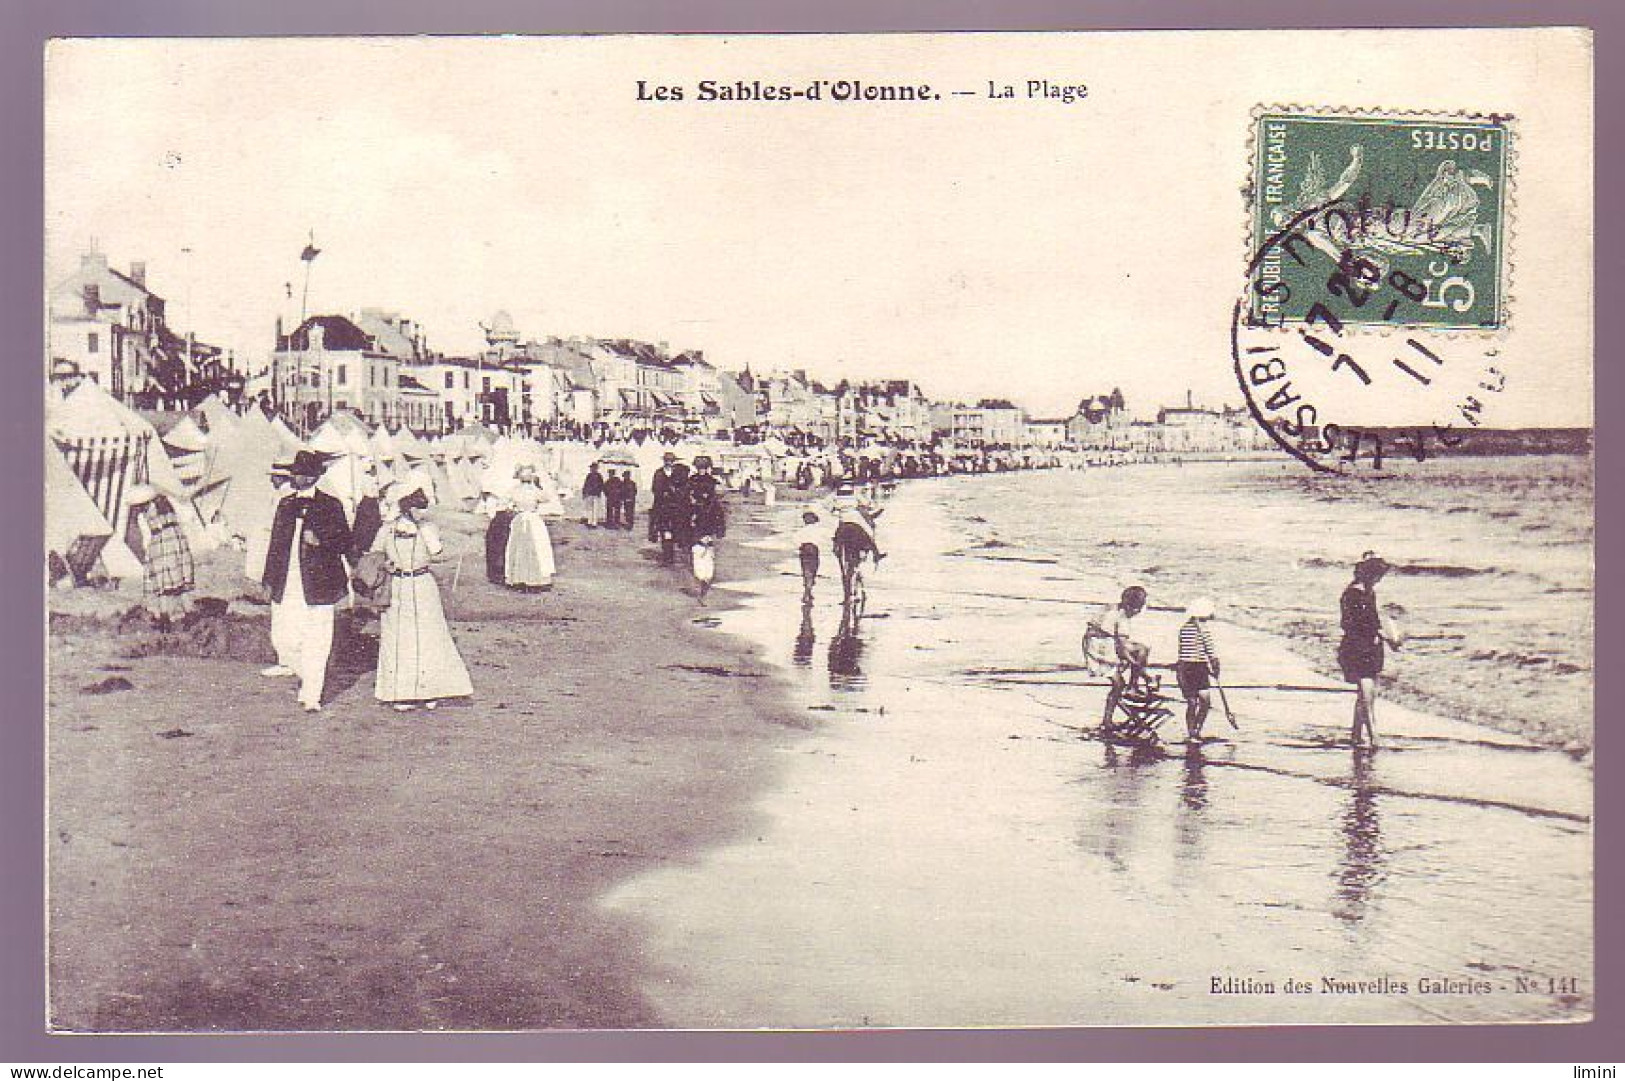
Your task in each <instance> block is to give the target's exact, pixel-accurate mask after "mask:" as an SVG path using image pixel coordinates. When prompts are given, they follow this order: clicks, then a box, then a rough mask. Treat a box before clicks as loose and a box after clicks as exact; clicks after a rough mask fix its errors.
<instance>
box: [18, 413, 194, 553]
mask: <svg viewBox="0 0 1625 1081" xmlns="http://www.w3.org/2000/svg"><path fill="white" fill-rule="evenodd" d="M45 426H46V431H47V433H48V434H49V435H50V437H51V439H52V440H53V441H55V443H56V445H57V447H58V448H60V449H61V452H62V455H63V458H64V459H65V460H66V462H67V464H68V467H69V469H70V470H72V472H73V474H74V476H76V477H78V478H79V483H80V484H81V485H83V486H84V490H85V492H86V494H87V495H89V496H90V499H91V501H92V502H93V503H94V504H95V505H96V507H97V509H98V510H100V511H101V513H102V517H104V518H105V519H106V520H107V521H108V523H109V524H110V525H111V526H112V527H113V533H114V535H115V536H118V537H122V536H123V535H124V530H125V525H126V523H127V522H128V519H129V510H130V507H129V501H128V495H129V491H130V489H131V488H133V487H134V486H135V485H137V484H148V485H151V486H152V487H153V488H155V489H157V490H158V491H159V492H162V493H163V494H164V495H167V496H169V498H170V500H171V502H172V503H174V505H175V513H176V516H177V517H178V518H179V519H180V523H181V528H182V530H184V531H185V533H186V539H187V543H189V544H190V545H191V546H192V549H193V550H194V551H207V550H209V549H210V548H212V547H214V546H215V541H214V538H213V537H211V536H210V535H209V533H208V531H207V530H206V529H205V528H204V525H203V519H202V518H201V517H200V516H199V515H198V512H197V508H196V507H195V506H193V504H192V500H191V495H190V492H189V490H188V487H187V485H186V483H185V482H184V481H183V480H182V479H181V477H180V475H179V474H178V473H177V472H176V470H175V466H174V464H173V463H172V462H171V461H170V460H169V452H168V451H167V450H166V449H165V447H164V444H163V441H162V440H160V439H159V438H158V432H157V431H156V430H155V429H154V428H153V426H152V425H151V424H148V423H147V422H146V420H144V419H143V418H142V417H141V416H140V415H138V414H137V413H135V412H134V411H133V410H131V409H128V408H126V407H125V406H124V405H122V404H121V403H119V402H118V401H117V400H116V399H114V398H113V396H112V395H111V394H108V393H107V391H105V390H103V389H102V388H101V387H100V386H99V385H97V384H96V383H93V382H89V381H87V382H84V383H80V384H79V385H78V386H77V387H75V388H74V389H73V391H72V392H70V393H69V394H68V396H67V397H66V398H63V399H61V400H60V401H58V402H53V403H51V404H50V406H49V408H48V410H47V414H46V418H45Z"/></svg>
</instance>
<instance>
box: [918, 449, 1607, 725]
mask: <svg viewBox="0 0 1625 1081" xmlns="http://www.w3.org/2000/svg"><path fill="white" fill-rule="evenodd" d="M940 498H941V499H942V500H943V502H944V505H945V506H946V507H947V508H948V509H949V511H950V513H951V514H952V515H953V516H954V517H956V518H957V519H958V520H959V521H960V522H962V523H963V524H964V528H965V532H966V536H967V543H968V546H969V548H970V549H971V550H973V551H977V550H979V551H981V552H982V553H983V554H988V555H997V554H1004V555H1007V556H1010V557H1012V558H1013V559H1014V558H1023V559H1029V560H1041V561H1047V560H1053V561H1054V562H1053V564H1048V565H1051V566H1053V567H1054V568H1055V569H1056V572H1057V574H1056V577H1062V576H1064V575H1066V574H1067V573H1069V572H1070V573H1080V572H1081V573H1087V574H1089V575H1090V576H1091V577H1094V578H1101V579H1109V580H1110V581H1111V582H1113V583H1114V584H1119V583H1120V584H1121V585H1123V586H1127V585H1130V584H1141V585H1144V586H1145V587H1146V588H1147V589H1148V591H1149V593H1150V603H1151V604H1152V605H1161V606H1170V607H1179V606H1182V605H1184V604H1185V603H1187V602H1189V601H1190V600H1191V599H1193V598H1194V597H1196V596H1198V595H1206V596H1207V597H1209V598H1211V599H1213V600H1214V601H1216V602H1217V605H1218V609H1219V619H1220V621H1221V623H1222V622H1226V621H1228V622H1234V623H1238V624H1241V625H1243V626H1247V627H1251V628H1254V629H1257V630H1261V631H1264V632H1267V633H1268V634H1270V635H1273V636H1276V637H1277V638H1279V639H1280V640H1281V641H1282V642H1284V643H1286V644H1287V645H1288V647H1289V648H1290V649H1291V650H1292V651H1293V652H1295V653H1297V654H1298V655H1300V656H1301V657H1303V658H1304V659H1305V660H1307V661H1308V662H1310V664H1311V665H1313V666H1314V667H1315V668H1316V669H1317V670H1319V671H1321V672H1323V673H1324V674H1326V675H1330V676H1334V677H1335V676H1336V675H1337V671H1336V660H1335V658H1336V646H1337V640H1338V637H1339V634H1340V629H1339V623H1338V597H1339V594H1340V593H1341V591H1342V589H1343V588H1344V586H1346V585H1347V584H1348V582H1349V581H1350V572H1351V568H1352V567H1353V564H1354V563H1355V562H1356V561H1357V560H1358V559H1359V558H1360V557H1361V556H1362V555H1363V554H1364V553H1365V552H1367V551H1375V552H1377V553H1378V554H1379V555H1381V556H1382V557H1383V558H1384V559H1386V560H1388V562H1389V563H1391V564H1393V566H1394V569H1393V570H1392V571H1391V572H1390V574H1389V575H1388V577H1387V578H1386V579H1385V580H1384V581H1383V582H1382V583H1381V585H1380V586H1379V587H1378V597H1379V599H1380V601H1381V603H1382V604H1383V605H1384V606H1394V607H1396V608H1397V609H1399V610H1400V611H1401V613H1402V614H1400V616H1399V624H1400V626H1401V627H1402V628H1403V629H1404V631H1405V632H1406V633H1407V634H1408V636H1409V640H1408V641H1407V643H1406V645H1405V646H1404V648H1403V649H1402V650H1401V651H1400V652H1399V653H1397V654H1392V655H1390V657H1389V663H1388V666H1387V674H1386V675H1387V678H1386V679H1385V681H1384V682H1385V688H1386V691H1387V693H1390V694H1392V695H1394V696H1396V697H1397V698H1399V699H1401V700H1405V701H1409V702H1412V703H1415V704H1417V705H1419V706H1422V707H1425V708H1427V709H1430V710H1432V711H1434V712H1439V713H1443V714H1445V715H1447V716H1452V717H1461V718H1466V719H1471V720H1476V721H1479V722H1481V723H1484V724H1486V725H1490V726H1493V727H1495V728H1498V729H1501V730H1503V731H1511V732H1518V733H1521V734H1524V735H1527V736H1530V737H1532V738H1536V739H1540V740H1542V741H1545V742H1554V743H1560V744H1567V745H1571V746H1576V747H1578V746H1581V745H1583V746H1587V747H1589V745H1590V742H1591V736H1592V724H1591V721H1592V716H1591V711H1592V706H1591V685H1592V605H1593V567H1594V564H1593V554H1592V553H1593V549H1592V544H1593V512H1592V474H1591V462H1590V459H1589V458H1578V457H1558V456H1547V457H1524V458H1484V459H1471V458H1468V459H1461V458H1458V459H1439V460H1434V461H1429V462H1426V463H1403V464H1400V465H1398V466H1396V468H1394V469H1392V470H1390V471H1388V472H1387V473H1385V474H1384V475H1381V476H1361V477H1343V476H1325V475H1321V474H1316V473H1312V472H1310V471H1309V470H1307V469H1304V468H1302V467H1300V466H1298V465H1297V464H1296V463H1209V464H1187V465H1183V466H1175V465H1157V466H1129V467H1122V468H1115V469H1096V470H1089V471H1082V472H1042V473H1016V474H1004V475H998V476H993V477H985V478H970V479H969V481H968V482H967V483H962V484H958V485H955V486H953V487H951V488H945V489H944V491H943V492H942V494H941V497H940ZM1044 565H1046V564H1045V563H1042V562H1041V563H1037V564H1029V566H1044ZM1052 589H1053V593H1054V595H1055V596H1058V597H1065V596H1070V595H1071V594H1069V593H1068V592H1067V586H1066V584H1065V583H1064V582H1056V583H1054V584H1053V586H1052ZM1108 592H1110V591H1108ZM1099 599H1100V600H1103V601H1104V600H1110V599H1114V598H1111V597H1103V598H1099ZM1154 644H1157V643H1154ZM1164 646H1165V648H1164V649H1162V650H1161V651H1160V652H1161V656H1160V657H1159V658H1157V659H1161V660H1170V659H1172V658H1171V656H1170V654H1169V650H1170V649H1171V648H1172V643H1166V644H1164Z"/></svg>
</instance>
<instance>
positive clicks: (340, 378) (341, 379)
mask: <svg viewBox="0 0 1625 1081" xmlns="http://www.w3.org/2000/svg"><path fill="white" fill-rule="evenodd" d="M334 382H336V383H337V384H338V385H339V386H341V387H342V386H343V385H344V365H342V364H340V365H339V366H338V377H337V378H336V379H335V380H334Z"/></svg>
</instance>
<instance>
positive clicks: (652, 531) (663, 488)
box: [649, 450, 677, 541]
mask: <svg viewBox="0 0 1625 1081" xmlns="http://www.w3.org/2000/svg"><path fill="white" fill-rule="evenodd" d="M676 471H677V455H675V454H673V453H672V452H671V451H669V450H668V451H667V452H666V453H665V456H664V458H663V460H662V462H661V465H660V468H659V469H657V470H655V475H654V479H653V480H651V481H650V482H649V495H650V497H651V498H652V499H653V502H652V503H651V504H650V506H649V539H650V540H651V541H656V540H659V539H660V521H661V512H662V511H664V510H665V509H666V504H667V503H669V502H670V501H671V490H672V486H673V484H674V478H675V477H676V475H677V473H676Z"/></svg>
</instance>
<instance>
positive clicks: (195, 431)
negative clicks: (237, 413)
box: [163, 414, 214, 496]
mask: <svg viewBox="0 0 1625 1081" xmlns="http://www.w3.org/2000/svg"><path fill="white" fill-rule="evenodd" d="M163 441H164V449H165V450H166V451H168V452H169V461H170V464H171V465H173V466H174V467H175V475H176V476H178V477H180V479H181V483H182V484H184V485H186V490H187V492H188V494H190V495H193V496H195V495H196V494H197V492H198V489H199V488H201V487H202V486H203V485H204V484H205V483H207V481H208V476H209V466H210V463H211V462H212V460H213V458H214V446H213V444H212V442H211V441H210V439H209V436H208V434H207V433H205V432H204V430H203V427H202V426H201V425H200V424H198V422H197V421H196V420H194V419H193V418H192V416H191V415H190V414H188V415H187V416H184V417H182V418H181V419H180V421H179V422H178V423H176V424H175V426H174V427H172V428H170V429H169V431H167V432H165V433H164V434H163Z"/></svg>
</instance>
